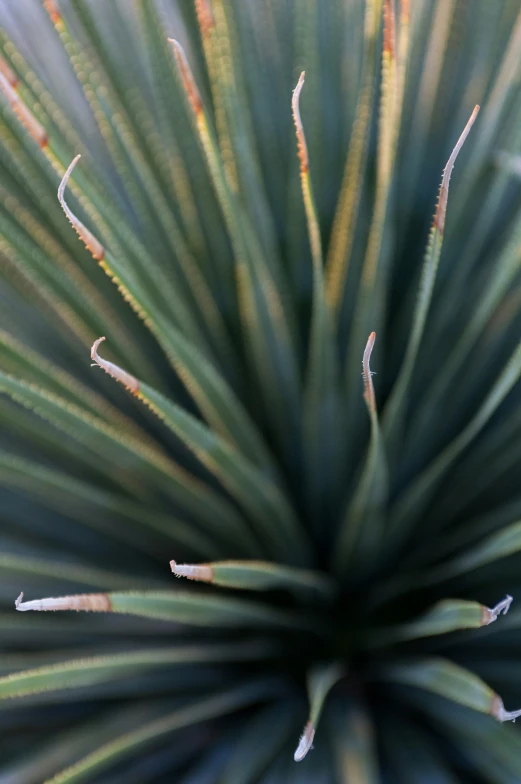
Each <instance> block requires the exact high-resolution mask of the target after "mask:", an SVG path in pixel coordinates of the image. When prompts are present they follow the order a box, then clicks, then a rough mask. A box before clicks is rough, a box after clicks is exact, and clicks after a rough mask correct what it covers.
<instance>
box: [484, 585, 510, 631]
mask: <svg viewBox="0 0 521 784" xmlns="http://www.w3.org/2000/svg"><path fill="white" fill-rule="evenodd" d="M513 601H514V598H513V597H512V596H510V594H508V593H507V595H506V596H505V598H504V599H502V600H501V601H500V602H498V603H497V604H496V605H495V606H494V607H485V606H483V609H482V612H481V625H482V626H488V625H489V624H490V623H494V621H496V620H497V619H498V616H499V615H506V614H507V612H508V611H509V610H510V605H511V604H512V602H513Z"/></svg>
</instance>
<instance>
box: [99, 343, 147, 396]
mask: <svg viewBox="0 0 521 784" xmlns="http://www.w3.org/2000/svg"><path fill="white" fill-rule="evenodd" d="M104 340H105V338H104V337H101V338H98V339H97V340H95V341H94V343H93V344H92V346H91V349H90V358H91V359H92V361H93V362H94V364H95V365H98V367H100V368H101V369H102V370H104V371H105V373H108V374H109V376H112V378H115V379H116V381H119V382H120V383H121V384H123V386H125V387H126V388H127V389H128V390H129V392H132V394H133V395H137V394H138V392H139V381H138V379H137V378H136V377H135V376H133V375H131V373H127V371H126V370H123V368H120V367H119V366H118V365H115V364H114V362H108V361H107V360H106V359H103V357H100V355H99V354H98V346H99V345H100V343H103V341H104Z"/></svg>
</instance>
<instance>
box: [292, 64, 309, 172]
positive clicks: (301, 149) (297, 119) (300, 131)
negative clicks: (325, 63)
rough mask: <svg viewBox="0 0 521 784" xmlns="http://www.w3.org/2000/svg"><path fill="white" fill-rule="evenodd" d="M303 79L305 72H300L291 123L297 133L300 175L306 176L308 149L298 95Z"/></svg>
mask: <svg viewBox="0 0 521 784" xmlns="http://www.w3.org/2000/svg"><path fill="white" fill-rule="evenodd" d="M305 77H306V72H305V71H302V73H301V74H300V78H299V80H298V82H297V86H296V87H295V89H294V90H293V97H292V99H291V109H292V111H293V122H294V123H295V130H296V133H297V153H298V159H299V161H300V171H301V174H306V172H307V171H308V169H309V158H308V148H307V145H306V137H305V136H304V126H303V125H302V118H301V116H300V93H301V92H302V88H303V87H304V80H305Z"/></svg>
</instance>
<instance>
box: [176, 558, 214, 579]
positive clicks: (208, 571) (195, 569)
mask: <svg viewBox="0 0 521 784" xmlns="http://www.w3.org/2000/svg"><path fill="white" fill-rule="evenodd" d="M170 569H171V570H172V572H173V574H175V575H176V576H177V577H186V578H188V580H198V581H199V582H203V583H211V582H213V569H212V567H211V566H210V565H209V564H178V563H177V562H176V561H170Z"/></svg>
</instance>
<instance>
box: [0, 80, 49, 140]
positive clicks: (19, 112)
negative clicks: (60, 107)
mask: <svg viewBox="0 0 521 784" xmlns="http://www.w3.org/2000/svg"><path fill="white" fill-rule="evenodd" d="M0 90H1V91H2V92H3V94H4V95H5V97H6V98H7V101H8V103H9V106H10V107H11V109H12V110H13V112H14V113H15V114H16V116H17V117H18V119H19V120H20V122H21V124H22V125H23V127H24V128H25V130H26V131H27V133H28V134H29V135H30V136H32V138H33V139H34V141H35V142H36V143H37V144H38V145H39V146H40V147H41V148H42V149H43V148H44V147H46V146H47V143H48V136H47V131H46V130H45V128H44V127H43V125H42V124H41V123H39V122H38V120H37V119H36V117H35V116H34V115H33V113H32V112H31V111H30V109H29V108H28V107H27V106H26V105H25V104H24V103H23V101H22V100H21V98H20V96H19V95H18V93H17V92H16V90H14V89H13V85H12V84H11V82H10V81H9V79H8V77H7V75H6V74H5V73H4V72H0Z"/></svg>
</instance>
